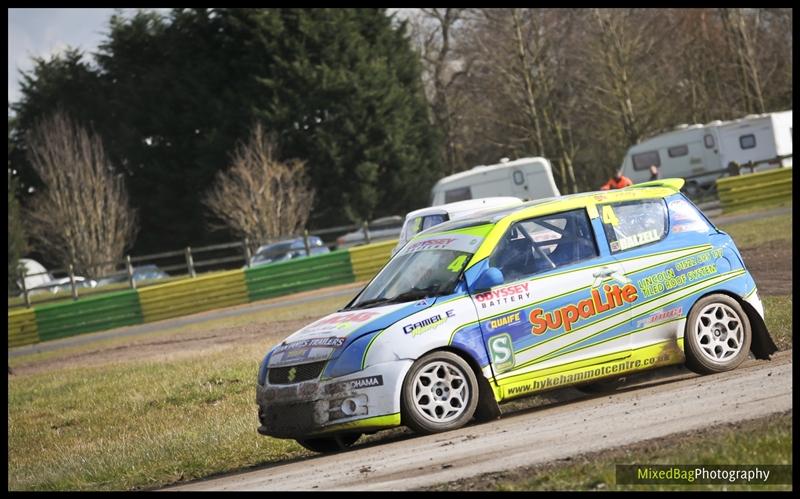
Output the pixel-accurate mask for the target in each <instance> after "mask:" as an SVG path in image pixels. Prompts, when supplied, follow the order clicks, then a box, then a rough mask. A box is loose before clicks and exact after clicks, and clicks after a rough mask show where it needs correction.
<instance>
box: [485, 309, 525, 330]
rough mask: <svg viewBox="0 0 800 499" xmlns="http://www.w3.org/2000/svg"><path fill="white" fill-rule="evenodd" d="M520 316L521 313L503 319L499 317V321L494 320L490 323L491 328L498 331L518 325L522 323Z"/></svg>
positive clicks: (505, 316)
mask: <svg viewBox="0 0 800 499" xmlns="http://www.w3.org/2000/svg"><path fill="white" fill-rule="evenodd" d="M520 314H521V312H516V313H513V314H509V315H504V316H503V317H498V318H497V319H492V320H490V321H489V328H490V329H497V328H501V327H504V326H509V325H511V324H516V323H518V322H519V321H520V318H519V317H520Z"/></svg>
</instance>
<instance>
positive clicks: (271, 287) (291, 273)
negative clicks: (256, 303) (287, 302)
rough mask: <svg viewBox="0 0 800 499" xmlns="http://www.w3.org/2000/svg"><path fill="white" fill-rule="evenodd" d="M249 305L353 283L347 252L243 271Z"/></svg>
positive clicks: (336, 252)
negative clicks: (263, 300)
mask: <svg viewBox="0 0 800 499" xmlns="http://www.w3.org/2000/svg"><path fill="white" fill-rule="evenodd" d="M244 275H245V280H246V282H247V291H248V294H249V297H250V301H253V300H261V299H264V298H272V297H274V296H279V295H285V294H289V293H295V292H297V291H307V290H310V289H318V288H324V287H326V286H333V285H335V284H346V283H349V282H353V281H354V280H355V279H354V277H353V269H352V267H351V266H350V254H349V253H348V252H347V251H332V252H330V253H325V254H323V255H315V256H309V257H306V258H301V259H298V260H289V261H285V262H277V263H272V264H269V265H263V266H259V267H254V268H251V269H247V270H245V271H244Z"/></svg>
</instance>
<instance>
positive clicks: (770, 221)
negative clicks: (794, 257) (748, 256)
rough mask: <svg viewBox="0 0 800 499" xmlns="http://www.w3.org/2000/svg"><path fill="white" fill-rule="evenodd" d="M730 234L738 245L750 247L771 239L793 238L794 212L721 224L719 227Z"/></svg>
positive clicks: (788, 239) (784, 239) (787, 239)
mask: <svg viewBox="0 0 800 499" xmlns="http://www.w3.org/2000/svg"><path fill="white" fill-rule="evenodd" d="M718 228H719V229H720V230H724V231H725V232H727V233H728V235H730V236H731V237H732V238H733V240H734V242H736V246H737V247H739V248H749V247H752V246H756V245H759V244H764V243H767V242H769V241H789V242H791V240H792V214H791V213H786V214H783V215H775V216H771V217H765V218H759V219H756V220H748V221H746V222H733V223H726V224H721V225H720V226H719V227H718Z"/></svg>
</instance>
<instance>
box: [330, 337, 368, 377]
mask: <svg viewBox="0 0 800 499" xmlns="http://www.w3.org/2000/svg"><path fill="white" fill-rule="evenodd" d="M380 333H381V331H373V332H371V333H367V334H365V335H364V336H360V337H359V338H357V339H356V340H354V341H353V342H352V343H350V344H349V345H347V347H345V349H344V350H343V351H342V352H341V353H340V354H339V355H334V357H332V358H331V360H329V361H328V365H326V366H325V371H323V372H322V377H323V378H337V377H339V376H345V375H347V374H351V373H354V372H358V371H360V370H362V369H363V368H364V366H363V363H364V360H365V353H366V351H367V347H368V346H369V344H370V343H372V340H373V339H375V337H376V336H377V335H378V334H380Z"/></svg>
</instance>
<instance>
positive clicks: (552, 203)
mask: <svg viewBox="0 0 800 499" xmlns="http://www.w3.org/2000/svg"><path fill="white" fill-rule="evenodd" d="M683 183H684V180H683V179H681V178H667V179H661V180H653V181H651V182H643V183H640V184H634V185H632V186H629V187H626V188H624V189H614V190H608V191H591V192H581V193H577V194H568V195H565V196H556V197H551V198H544V199H537V200H535V201H529V202H527V203H523V204H521V205H519V206H513V207H510V208H499V209H496V210H487V211H485V212H481V213H477V214H475V215H472V216H467V217H466V218H460V219H458V220H454V221H451V222H444V223H442V224H439V225H436V226H434V227H431V228H430V229H427V230H424V231H422V232H420V233H419V234H417V236H416V237H420V236H422V235H430V234H436V233H440V232H448V231H452V230H458V229H463V228H466V227H473V226H476V225H485V224H499V223H501V222H503V224H504V225H505V224H506V223H509V224H510V223H511V222H514V221H517V220H523V219H526V218H530V217H535V216H541V215H547V214H550V213H558V212H561V211H566V210H573V209H577V208H585V207H587V206H590V205H591V206H594V205H595V204H596V203H607V202H615V201H628V200H634V199H653V198H662V197H665V196H669V195H671V194H675V193H677V192H679V191H680V188H681V187H682V186H683Z"/></svg>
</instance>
